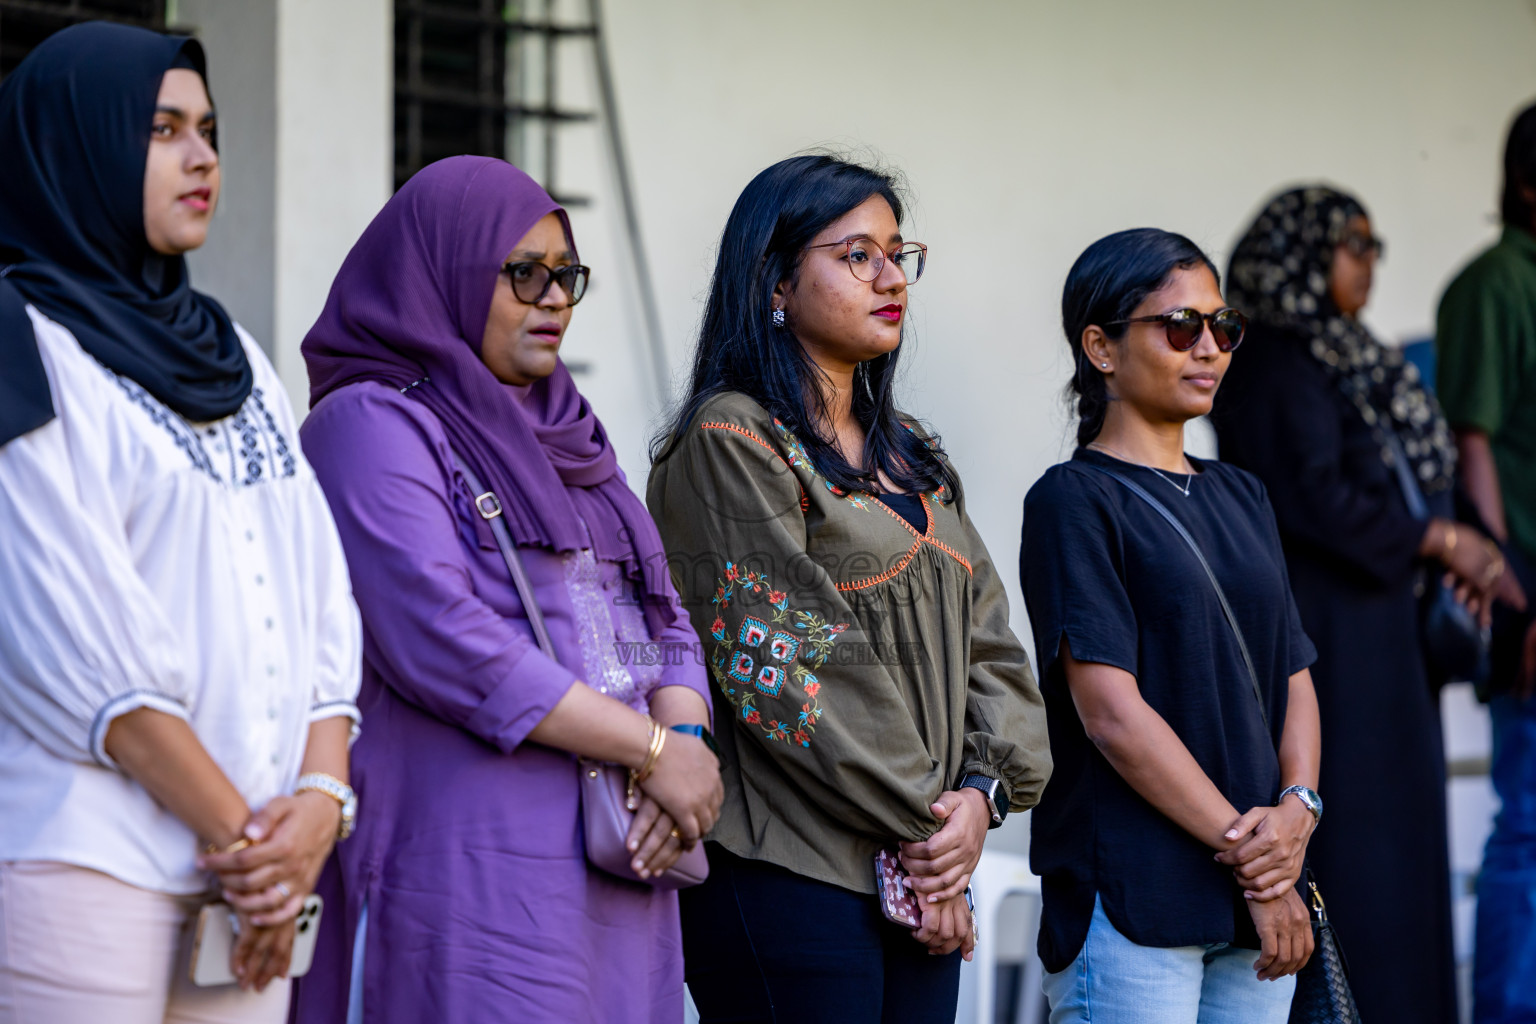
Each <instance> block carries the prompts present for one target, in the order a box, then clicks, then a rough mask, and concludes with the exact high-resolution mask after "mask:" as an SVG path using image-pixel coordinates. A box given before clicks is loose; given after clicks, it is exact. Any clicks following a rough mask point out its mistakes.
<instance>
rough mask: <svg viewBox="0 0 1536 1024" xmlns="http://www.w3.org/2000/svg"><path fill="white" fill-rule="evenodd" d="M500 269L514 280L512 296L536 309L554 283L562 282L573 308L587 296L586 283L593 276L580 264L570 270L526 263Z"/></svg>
mask: <svg viewBox="0 0 1536 1024" xmlns="http://www.w3.org/2000/svg"><path fill="white" fill-rule="evenodd" d="M501 269H502V270H503V271H504V272H505V273H507V274H508V275H510V276H511V278H512V292H513V294H515V295H516V296H517V297H518V300H519V301H521V302H526V303H528V305H530V306H537V305H538V304H539V302H540V301H541V300H542V299H543V298H544V296H545V295H547V294H548V293H549V283H550V282H551V281H557V282H559V284H560V290H561V291H563V292H565V297H566V298H567V299H569V300H570V303H571V305H573V306H574V305H576V303H578V302H580V301H581V297H582V296H583V295H585V294H586V293H587V279H588V278H589V277H591V276H592V268H591V267H585V266H582V265H581V264H580V263H572V264H571V265H570V266H568V267H561V268H560V269H559V270H551V269H550V268H549V267H547V266H545V265H544V264H542V263H538V262H535V261H533V260H525V261H523V262H520V263H507V264H505V265H503V266H502V268H501Z"/></svg>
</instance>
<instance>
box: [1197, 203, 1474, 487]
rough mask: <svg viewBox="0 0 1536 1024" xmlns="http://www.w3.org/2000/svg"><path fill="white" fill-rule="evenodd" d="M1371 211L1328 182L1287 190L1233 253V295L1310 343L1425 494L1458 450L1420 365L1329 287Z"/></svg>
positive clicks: (1251, 311) (1439, 482)
mask: <svg viewBox="0 0 1536 1024" xmlns="http://www.w3.org/2000/svg"><path fill="white" fill-rule="evenodd" d="M1364 216H1367V214H1366V212H1365V207H1363V206H1361V205H1360V203H1359V201H1358V200H1356V199H1355V198H1354V197H1353V196H1349V195H1346V194H1345V193H1343V192H1339V191H1337V190H1335V189H1331V188H1328V187H1326V186H1322V185H1311V186H1306V187H1303V188H1295V189H1291V190H1290V191H1288V192H1282V193H1281V194H1280V195H1278V196H1276V197H1275V198H1274V199H1272V200H1270V202H1269V204H1268V205H1266V206H1265V207H1264V210H1263V211H1262V212H1261V213H1260V214H1259V216H1258V219H1257V220H1255V221H1254V223H1253V226H1252V227H1250V228H1249V229H1248V232H1247V233H1246V234H1245V235H1244V236H1243V238H1242V241H1240V242H1239V243H1238V245H1237V249H1236V251H1235V252H1233V254H1232V262H1231V265H1230V266H1229V267H1228V269H1227V301H1229V302H1230V303H1232V305H1234V306H1236V307H1237V308H1238V309H1241V310H1242V311H1243V312H1245V313H1247V314H1248V315H1249V316H1251V317H1253V318H1254V319H1256V320H1261V321H1264V322H1267V323H1270V324H1274V325H1276V326H1279V327H1284V328H1290V329H1292V330H1295V331H1299V332H1301V333H1303V334H1305V335H1306V336H1307V337H1308V338H1310V339H1311V342H1310V346H1309V351H1310V352H1311V354H1312V355H1313V357H1314V358H1316V359H1317V360H1318V362H1320V363H1322V365H1323V366H1324V368H1325V369H1326V370H1327V371H1328V375H1329V376H1330V377H1332V378H1333V379H1334V380H1335V381H1337V383H1338V385H1339V387H1340V388H1341V389H1342V390H1343V392H1344V394H1345V395H1346V396H1347V397H1348V398H1349V399H1350V400H1351V401H1352V402H1353V403H1354V405H1355V407H1356V408H1357V409H1359V410H1360V415H1361V417H1362V418H1364V420H1365V422H1366V423H1367V424H1369V425H1370V426H1371V428H1372V430H1373V431H1374V432H1375V433H1376V435H1377V436H1378V438H1379V439H1380V440H1381V445H1382V456H1381V457H1382V461H1384V462H1386V463H1387V464H1388V465H1391V464H1392V462H1393V455H1392V449H1391V447H1390V446H1389V445H1388V443H1387V440H1386V435H1385V434H1384V433H1383V431H1385V430H1392V431H1394V432H1395V433H1396V434H1397V437H1398V439H1399V440H1400V441H1401V442H1402V446H1403V451H1404V452H1405V453H1406V454H1407V456H1408V460H1409V462H1410V463H1411V464H1412V469H1413V474H1414V477H1415V478H1416V479H1417V480H1418V481H1419V486H1420V487H1421V488H1422V489H1423V490H1424V491H1425V493H1426V494H1436V493H1439V492H1441V491H1443V490H1445V489H1446V488H1448V487H1449V486H1450V485H1451V481H1452V478H1453V477H1454V475H1455V472H1456V446H1455V442H1454V441H1453V439H1452V437H1451V431H1450V428H1449V426H1448V425H1447V424H1446V421H1445V417H1444V416H1443V415H1441V413H1440V406H1439V404H1438V403H1437V402H1436V401H1435V398H1434V396H1433V395H1431V394H1430V393H1429V392H1428V391H1426V390H1425V388H1424V385H1423V382H1422V381H1421V380H1420V379H1419V371H1418V368H1417V367H1415V366H1413V364H1411V363H1408V362H1406V361H1405V360H1404V359H1403V354H1402V352H1401V350H1399V349H1397V348H1395V347H1391V346H1385V345H1382V344H1381V343H1380V342H1379V341H1377V340H1376V339H1375V338H1374V337H1372V335H1371V332H1370V331H1369V330H1367V329H1366V327H1365V325H1364V324H1362V323H1361V322H1360V321H1359V320H1357V319H1355V318H1354V317H1352V316H1346V315H1344V313H1342V312H1340V310H1339V308H1338V305H1337V304H1336V303H1335V302H1334V301H1333V297H1332V295H1331V294H1330V292H1329V289H1328V274H1329V270H1330V269H1331V267H1332V265H1333V254H1334V250H1335V249H1336V247H1337V246H1338V244H1339V243H1340V242H1341V241H1343V239H1344V236H1345V229H1346V227H1347V225H1348V224H1349V221H1350V220H1351V219H1352V218H1354V217H1364Z"/></svg>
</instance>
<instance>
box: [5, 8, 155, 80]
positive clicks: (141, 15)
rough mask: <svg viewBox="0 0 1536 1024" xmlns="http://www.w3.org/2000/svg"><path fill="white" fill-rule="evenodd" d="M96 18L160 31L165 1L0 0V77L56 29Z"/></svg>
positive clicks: (6, 73)
mask: <svg viewBox="0 0 1536 1024" xmlns="http://www.w3.org/2000/svg"><path fill="white" fill-rule="evenodd" d="M96 20H103V21H116V22H121V23H123V24H126V25H139V26H141V27H143V28H152V29H155V30H157V31H164V30H165V0H0V78H4V77H5V76H6V75H8V74H10V73H11V69H13V68H14V67H16V65H17V64H20V63H21V61H22V58H23V57H25V56H26V55H27V54H29V53H31V52H32V48H33V47H34V46H36V45H37V44H38V43H40V42H42V41H43V40H44V39H47V38H48V37H49V36H51V35H53V34H54V33H55V32H57V31H58V30H59V29H61V28H68V27H69V26H70V25H74V24H76V23H78V22H82V21H96Z"/></svg>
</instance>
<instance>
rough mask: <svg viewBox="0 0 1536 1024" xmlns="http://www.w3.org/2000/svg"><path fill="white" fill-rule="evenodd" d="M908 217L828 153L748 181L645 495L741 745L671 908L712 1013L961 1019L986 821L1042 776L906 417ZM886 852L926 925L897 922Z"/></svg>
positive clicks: (1037, 723) (727, 739)
mask: <svg viewBox="0 0 1536 1024" xmlns="http://www.w3.org/2000/svg"><path fill="white" fill-rule="evenodd" d="M901 214H902V202H901V199H900V197H899V195H898V192H897V190H896V185H895V183H894V182H893V180H892V179H891V177H890V176H888V175H886V174H883V173H881V172H879V171H875V170H871V169H868V168H865V167H860V166H857V165H854V164H850V163H847V162H845V161H842V160H838V159H836V158H834V157H831V156H824V155H813V156H800V157H795V158H792V159H789V160H785V161H782V162H780V163H777V164H775V165H773V166H772V167H769V168H768V169H767V170H765V171H763V172H762V173H761V174H759V175H758V176H757V177H756V178H754V179H753V180H752V182H751V183H750V184H749V185H748V186H747V188H746V190H745V191H744V192H743V193H742V195H741V197H740V198H739V199H738V200H737V201H736V206H735V208H734V209H733V210H732V211H731V215H730V218H729V220H728V221H727V222H726V226H725V233H724V236H723V237H722V239H721V242H720V255H719V259H718V262H717V264H716V268H715V276H714V282H713V284H712V286H711V289H710V295H709V301H708V305H707V307H706V309H705V313H704V323H703V328H702V330H701V332H700V337H699V342H698V348H697V351H696V354H695V359H694V371H693V379H692V383H691V385H690V387H689V391H688V395H687V398H686V400H685V401H684V402H683V404H682V406H681V409H680V410H679V412H678V413H677V415H676V417H675V419H674V420H673V422H672V424H671V426H670V428H669V429H668V430H667V432H666V434H665V435H664V436H662V437H661V438H659V439H658V448H657V452H656V460H655V465H654V468H653V469H652V471H651V480H650V487H649V490H648V498H649V502H650V507H651V511H652V513H653V514H654V515H655V516H656V519H657V522H658V523H659V524H660V527H661V533H662V537H663V539H664V540H665V541H666V545H667V553H668V556H669V557H670V559H671V561H672V571H673V574H674V576H675V578H677V579H678V580H679V581H680V582H679V589H680V590H681V592H682V596H683V602H684V604H685V605H686V606H687V607H688V609H689V611H690V612H691V613H692V616H693V623H694V626H695V627H696V629H697V630H698V637H699V640H700V642H701V644H702V647H703V652H704V657H705V660H706V661H707V662H708V664H709V668H710V672H711V674H712V675H713V677H714V681H715V684H716V692H715V695H714V697H715V710H716V714H715V718H716V721H718V722H720V723H722V724H721V729H720V733H721V735H720V746H721V749H722V752H723V754H724V757H725V771H724V776H725V784H726V800H725V804H724V806H723V807H722V809H721V817H720V822H719V824H717V825H716V827H715V829H714V831H713V832H712V833H711V834H710V837H709V838H710V842H709V843H708V844H707V849H708V852H709V860H710V876H709V879H708V880H707V881H706V882H705V883H704V884H703V885H701V886H699V887H698V888H697V889H691V890H688V891H687V892H685V893H684V894H683V943H684V951H685V959H686V962H687V973H688V986H689V989H690V990H691V991H692V993H693V997H694V1001H695V1003H696V1004H697V1005H698V1008H699V1012H700V1015H701V1018H702V1020H703V1021H705V1022H706V1024H708V1022H712V1021H806V1022H816V1021H824V1022H828V1024H833V1022H835V1024H850V1022H853V1024H876V1022H880V1021H903V1022H911V1024H923V1022H933V1024H938V1022H943V1024H949V1022H952V1021H953V1020H954V1017H955V1004H956V999H957V994H958V986H959V979H960V959H961V956H962V955H965V956H969V950H970V948H971V946H972V944H973V943H974V941H975V935H974V931H973V927H972V918H971V914H970V910H969V908H968V905H967V901H966V886H967V884H968V881H969V877H970V874H971V872H972V870H974V868H975V866H976V862H977V859H978V858H979V857H980V855H981V849H982V843H983V841H984V839H985V838H986V834H987V830H988V828H989V827H991V826H993V825H996V824H1001V822H1002V819H1003V817H1004V816H1005V815H1006V814H1007V813H1008V812H1009V811H1010V810H1013V811H1022V810H1024V809H1025V808H1027V807H1030V806H1032V805H1033V804H1034V802H1035V801H1036V800H1037V799H1038V798H1039V795H1040V790H1041V787H1042V786H1043V785H1044V784H1045V779H1046V776H1047V774H1048V773H1049V769H1050V757H1049V754H1048V752H1047V750H1046V746H1045V734H1044V721H1043V716H1042V714H1041V709H1040V703H1039V701H1040V697H1039V693H1038V691H1037V690H1036V688H1035V684H1034V679H1033V678H1032V676H1031V674H1030V671H1029V664H1028V662H1027V661H1026V659H1025V655H1024V651H1023V649H1022V648H1021V647H1020V646H1019V643H1018V641H1017V640H1016V639H1015V638H1014V636H1013V633H1012V632H1011V631H1010V630H1009V628H1008V600H1007V596H1006V595H1005V594H1004V591H1003V586H1002V582H1001V580H1000V579H999V578H998V575H997V573H996V571H995V570H994V568H993V565H992V561H991V559H990V557H989V556H988V555H987V551H986V548H985V546H984V545H983V544H982V542H981V539H980V537H979V536H977V534H976V530H975V528H974V527H973V526H972V524H971V521H970V519H969V517H968V516H967V515H966V503H965V496H964V492H963V491H962V490H961V488H960V482H959V479H958V478H957V477H956V474H955V471H954V468H953V467H952V466H951V465H950V463H949V461H948V459H947V458H946V457H945V455H944V450H943V448H942V446H941V445H940V444H939V441H938V439H937V438H936V437H935V436H933V435H932V434H930V433H929V432H927V431H926V430H925V429H923V428H922V427H921V426H920V425H919V424H917V423H916V422H915V421H914V420H913V419H912V418H911V417H908V416H905V415H903V414H902V413H900V412H899V411H898V410H897V409H896V406H895V403H894V398H893V395H892V381H893V378H894V376H895V371H896V361H897V358H898V356H899V354H900V351H901V349H900V345H901V340H902V327H903V324H904V323H905V321H906V313H907V308H908V301H909V299H910V293H909V290H908V289H909V286H910V285H912V284H914V283H916V282H917V280H918V279H919V277H920V276H921V274H922V271H923V265H924V260H925V258H926V249H925V247H923V246H922V245H920V244H918V243H916V242H908V241H905V240H904V239H903V238H902V234H901ZM881 851H889V852H890V854H892V855H895V856H896V857H898V858H899V861H900V864H901V865H902V866H904V867H905V869H906V871H907V872H910V877H911V879H912V883H911V884H912V890H911V891H912V892H913V893H915V895H916V900H915V901H912V902H913V906H912V912H913V916H912V918H911V922H910V926H909V925H903V924H897V923H893V922H892V921H888V920H886V918H885V916H884V915H883V912H882V901H881V899H880V898H879V897H878V896H877V895H876V893H877V880H876V855H877V854H878V853H880V852H881ZM892 863H893V864H894V862H892ZM888 881H889V882H890V886H889V889H888V893H889V895H890V896H891V897H893V898H895V897H898V896H899V897H903V898H907V897H908V891H907V890H905V889H904V888H903V887H902V886H901V883H900V881H899V879H898V878H897V877H896V872H895V870H894V869H893V871H892V873H891V874H890V875H889V876H888ZM930 954H935V955H930Z"/></svg>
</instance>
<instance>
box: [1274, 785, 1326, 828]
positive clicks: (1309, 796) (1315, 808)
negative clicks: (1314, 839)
mask: <svg viewBox="0 0 1536 1024" xmlns="http://www.w3.org/2000/svg"><path fill="white" fill-rule="evenodd" d="M1293 795H1294V796H1295V797H1296V799H1298V800H1300V801H1301V802H1302V805H1303V806H1304V807H1306V809H1307V810H1309V811H1311V812H1312V825H1313V827H1314V828H1315V827H1316V826H1317V825H1319V824H1321V823H1322V820H1323V798H1322V797H1320V796H1318V795H1317V793H1316V792H1315V791H1313V790H1310V789H1308V788H1307V787H1306V786H1287V787H1285V788H1284V789H1282V790H1281V791H1280V800H1284V799H1285V798H1286V797H1288V796H1293ZM1280 800H1276V801H1275V803H1277V804H1278V803H1279V802H1280Z"/></svg>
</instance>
